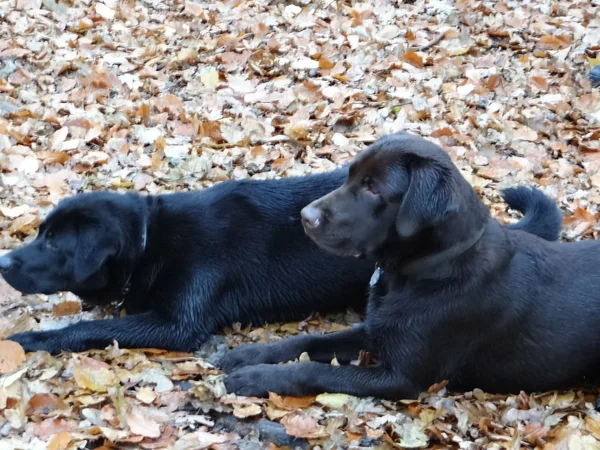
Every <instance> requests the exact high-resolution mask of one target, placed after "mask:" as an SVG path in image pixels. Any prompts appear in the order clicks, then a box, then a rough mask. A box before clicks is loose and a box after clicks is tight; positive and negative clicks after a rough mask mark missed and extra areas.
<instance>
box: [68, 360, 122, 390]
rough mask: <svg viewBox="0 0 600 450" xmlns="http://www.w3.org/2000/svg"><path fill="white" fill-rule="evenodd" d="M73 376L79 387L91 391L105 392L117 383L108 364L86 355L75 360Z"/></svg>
mask: <svg viewBox="0 0 600 450" xmlns="http://www.w3.org/2000/svg"><path fill="white" fill-rule="evenodd" d="M73 376H74V377H75V381H76V382H77V384H78V385H79V387H81V388H84V389H89V390H91V391H93V392H106V391H107V390H108V388H110V387H112V386H114V385H115V384H116V383H117V378H116V376H115V374H114V373H113V371H112V370H111V368H110V366H109V365H108V364H106V363H105V362H103V361H98V360H96V359H93V358H87V357H84V358H81V359H80V360H76V361H75V363H74V364H73Z"/></svg>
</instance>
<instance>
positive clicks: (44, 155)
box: [37, 151, 71, 164]
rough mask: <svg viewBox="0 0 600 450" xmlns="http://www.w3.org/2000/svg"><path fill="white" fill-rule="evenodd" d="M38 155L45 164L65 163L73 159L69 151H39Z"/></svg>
mask: <svg viewBox="0 0 600 450" xmlns="http://www.w3.org/2000/svg"><path fill="white" fill-rule="evenodd" d="M37 157H38V158H39V159H41V160H42V162H43V163H44V164H64V163H66V162H67V161H69V159H71V155H69V154H68V153H67V152H52V151H43V152H39V153H38V154H37Z"/></svg>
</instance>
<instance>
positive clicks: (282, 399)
mask: <svg viewBox="0 0 600 450" xmlns="http://www.w3.org/2000/svg"><path fill="white" fill-rule="evenodd" d="M316 398H317V397H313V396H310V397H290V396H281V395H278V394H275V393H274V392H269V401H270V402H271V403H273V405H274V406H276V407H277V408H280V409H287V410H290V411H292V410H295V409H304V408H308V407H309V406H310V405H312V404H313V403H314V402H315V399H316Z"/></svg>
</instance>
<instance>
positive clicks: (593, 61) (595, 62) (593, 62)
mask: <svg viewBox="0 0 600 450" xmlns="http://www.w3.org/2000/svg"><path fill="white" fill-rule="evenodd" d="M588 62H589V63H590V66H591V67H592V68H594V67H596V66H597V65H598V64H600V58H588Z"/></svg>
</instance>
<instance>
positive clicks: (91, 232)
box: [73, 226, 119, 283]
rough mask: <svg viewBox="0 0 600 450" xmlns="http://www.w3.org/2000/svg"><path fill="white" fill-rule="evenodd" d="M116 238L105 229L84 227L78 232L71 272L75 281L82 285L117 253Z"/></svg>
mask: <svg viewBox="0 0 600 450" xmlns="http://www.w3.org/2000/svg"><path fill="white" fill-rule="evenodd" d="M118 242H119V240H118V236H117V235H116V233H115V234H113V233H109V231H108V230H106V229H97V228H92V227H91V226H90V227H85V228H83V229H81V230H80V231H79V236H78V240H77V248H76V249H75V258H74V261H73V270H74V275H75V281H76V282H77V283H83V282H84V281H85V280H87V279H88V278H89V277H91V276H92V275H94V274H95V273H96V272H98V271H99V270H100V269H101V268H102V266H103V265H104V264H106V262H107V261H108V260H109V258H111V257H113V256H116V255H117V252H118V245H119V244H118Z"/></svg>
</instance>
